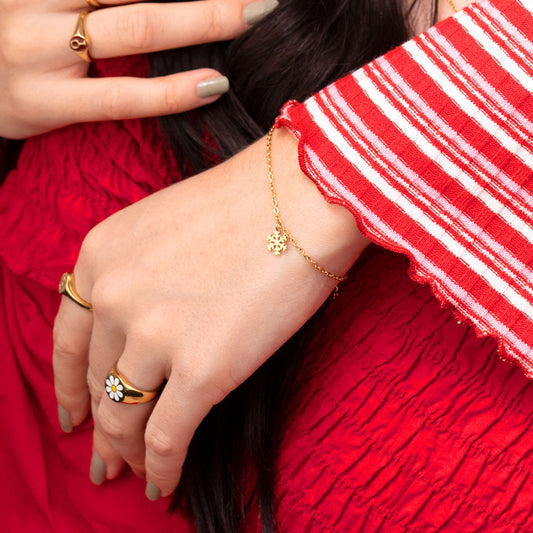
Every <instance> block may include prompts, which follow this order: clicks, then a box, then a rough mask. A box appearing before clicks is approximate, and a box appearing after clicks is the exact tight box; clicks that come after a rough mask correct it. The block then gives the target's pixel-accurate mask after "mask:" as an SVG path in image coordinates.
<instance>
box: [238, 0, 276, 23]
mask: <svg viewBox="0 0 533 533" xmlns="http://www.w3.org/2000/svg"><path fill="white" fill-rule="evenodd" d="M278 5H279V2H278V0H256V1H255V2H252V3H251V4H248V5H247V6H246V7H245V8H244V10H243V12H242V14H243V16H244V22H246V24H249V25H251V24H255V23H256V22H259V21H260V20H261V19H264V18H265V17H266V16H267V15H268V14H269V13H272V11H274V9H276V8H277V7H278Z"/></svg>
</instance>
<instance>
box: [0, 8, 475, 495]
mask: <svg viewBox="0 0 533 533" xmlns="http://www.w3.org/2000/svg"><path fill="white" fill-rule="evenodd" d="M69 2H70V3H68V2H67V3H65V2H61V1H59V0H52V1H51V2H42V1H41V0H28V1H27V2H16V1H13V0H11V1H10V0H0V95H1V96H0V135H2V136H5V137H11V138H24V137H27V136H29V135H35V134H38V133H43V132H45V131H48V130H50V129H53V128H57V127H60V126H63V125H66V124H69V123H73V122H83V121H90V120H106V119H119V118H129V117H133V116H138V117H140V116H154V115H161V114H167V113H172V112H179V111H184V110H187V109H191V108H194V107H197V106H199V105H203V104H205V103H209V102H211V101H213V100H215V99H216V97H210V98H208V99H199V98H198V97H197V96H196V92H195V88H196V85H197V83H198V82H199V81H201V80H204V79H206V78H210V77H213V76H214V75H217V74H218V73H217V72H216V71H213V70H211V69H202V70H199V71H193V72H187V73H180V74H175V75H173V76H168V77H165V78H160V79H156V80H139V79H134V78H114V79H106V80H97V79H88V78H87V77H86V75H87V64H86V63H84V62H82V61H81V60H80V58H79V57H78V56H77V55H76V54H73V53H72V51H70V50H69V49H68V47H66V45H65V43H67V42H68V39H69V37H70V35H71V33H72V29H73V28H74V25H75V22H76V19H77V14H78V13H79V11H80V10H81V9H84V7H85V4H84V3H83V2H81V1H76V0H69ZM121 3H127V2H121V1H120V0H119V1H116V2H114V4H115V5H116V6H117V7H112V8H109V9H103V10H100V11H96V12H94V13H91V14H90V16H89V17H88V22H87V24H88V32H89V34H90V35H91V38H92V40H93V48H92V54H93V56H94V57H95V58H100V57H112V56H116V55H125V54H132V53H144V52H149V51H153V50H160V49H164V48H167V47H175V46H185V45H189V44H193V43H196V42H206V41H211V40H217V39H227V38H231V37H234V36H236V35H238V34H239V33H240V32H242V31H243V30H244V29H245V28H246V25H245V24H244V23H243V21H242V7H243V5H244V4H246V3H247V2H245V1H243V2H241V1H239V0H204V1H202V2H198V3H192V4H186V5H180V4H172V5H169V6H156V5H145V6H138V5H135V4H134V5H126V6H119V5H118V4H121ZM468 3H469V2H467V1H456V2H455V5H456V6H457V8H458V9H461V8H463V7H465V6H466V5H467V4H468ZM451 14H453V11H452V9H451V7H450V6H449V5H448V3H447V2H441V4H440V6H439V18H445V17H447V16H450V15H451ZM37 16H38V17H39V20H38V21H37V22H38V24H39V28H40V31H41V33H40V43H39V46H38V47H36V46H35V41H34V37H33V35H31V34H28V33H27V32H25V29H26V28H27V27H33V26H35V25H36V22H35V20H34V19H35V17H37ZM43 19H46V24H44V23H43ZM191 20H194V21H195V23H194V24H191V23H190V21H191ZM26 35H27V37H26ZM110 36H111V37H110ZM35 88H39V90H38V91H36V89H35ZM133 103H135V105H133ZM273 157H274V161H273V163H274V174H275V177H276V189H277V193H278V198H279V203H280V210H281V214H282V217H283V220H284V222H285V224H286V225H287V227H288V228H290V230H291V232H292V233H293V234H294V236H295V237H296V238H297V240H298V241H299V242H300V243H301V244H302V246H303V247H304V249H305V250H306V251H307V252H308V253H309V254H310V255H311V256H312V257H314V258H315V259H316V260H317V261H318V262H319V264H321V265H322V266H324V267H325V268H327V269H328V270H330V271H332V272H335V273H337V274H343V273H344V272H346V271H347V270H348V269H349V267H350V266H351V265H352V264H353V262H354V261H355V260H356V259H357V257H358V256H359V255H360V253H361V251H362V250H363V249H364V247H365V246H366V245H367V242H368V241H367V240H366V239H365V238H364V237H363V236H362V235H361V233H360V232H359V230H358V228H357V225H356V224H355V222H354V219H353V217H352V215H351V214H350V213H349V212H348V211H347V210H346V209H344V208H342V207H339V206H335V205H330V204H328V203H326V202H325V200H324V199H323V197H322V196H321V194H320V193H319V191H318V190H317V189H316V187H315V186H314V184H313V183H312V182H311V181H310V180H309V179H308V178H307V177H306V176H305V175H304V174H303V173H302V172H301V170H300V168H299V165H298V160H297V148H296V142H295V140H294V138H293V137H292V135H291V134H290V133H289V132H287V131H286V130H283V129H282V130H279V131H277V132H276V134H275V136H274V148H273ZM182 221H183V222H184V223H182ZM185 222H186V223H185ZM274 225H275V224H274V217H273V214H272V206H271V200H270V194H269V189H268V183H267V176H266V169H265V140H264V139H262V140H260V141H259V142H257V143H255V144H254V145H252V146H251V147H249V148H247V149H246V150H244V151H243V152H241V153H240V154H238V155H237V156H235V157H234V158H232V159H231V160H229V161H227V162H226V163H223V164H221V165H219V166H217V167H216V168H214V169H211V170H209V171H207V172H205V173H203V174H201V175H199V176H196V177H193V178H191V179H189V180H187V181H185V182H183V183H179V184H177V185H173V186H171V187H169V188H168V189H165V190H163V191H160V192H158V193H156V194H154V195H152V196H150V197H149V198H146V199H144V200H142V201H140V202H138V203H136V204H134V205H132V206H130V207H128V208H126V209H124V210H122V211H120V212H119V213H117V214H115V215H113V216H112V217H110V218H108V219H107V220H105V221H104V222H102V223H101V224H99V225H98V226H96V227H95V228H94V229H93V230H92V231H91V232H90V233H89V235H88V236H87V238H86V239H85V241H84V243H83V246H82V249H81V251H80V256H79V259H78V262H77V264H76V267H75V270H74V272H75V275H76V284H77V288H78V291H79V293H80V294H81V296H82V297H83V298H85V299H86V300H89V301H90V302H91V303H92V305H93V308H94V312H93V313H90V312H88V311H86V310H83V309H82V308H80V307H78V306H77V305H76V304H74V303H73V302H71V301H70V300H68V299H67V298H63V300H62V302H61V307H60V310H59V313H58V315H57V319H56V322H55V326H54V356H53V359H54V373H55V379H56V394H57V398H58V403H59V405H60V406H61V409H62V411H63V418H64V417H65V416H66V417H67V418H68V423H67V424H64V427H68V426H69V425H70V424H71V425H73V426H76V425H78V424H80V423H81V422H82V421H83V420H84V419H85V418H86V416H87V415H88V414H89V411H92V416H93V418H94V422H95V430H94V452H95V454H96V455H95V457H97V458H98V460H97V461H94V464H95V465H99V466H98V468H99V469H100V472H96V473H95V475H94V476H93V479H94V480H98V482H101V480H102V479H103V478H104V477H105V478H107V479H112V478H113V477H115V476H116V475H117V474H118V473H119V472H120V470H121V469H122V467H123V466H124V464H125V462H127V463H128V464H129V465H130V466H131V468H132V469H133V470H134V471H135V472H136V473H137V474H139V475H141V476H145V477H146V479H147V481H148V482H149V487H150V489H149V493H150V494H149V495H150V497H151V499H154V498H156V497H157V496H158V495H159V493H160V494H161V495H163V496H166V495H168V494H170V493H171V492H172V491H173V490H174V488H175V487H176V485H177V483H178V482H179V478H180V472H181V467H182V465H183V461H184V459H185V456H186V453H187V448H188V445H189V443H190V440H191V438H192V435H193V433H194V431H195V429H196V428H197V426H198V425H199V423H200V422H201V420H202V419H203V417H204V416H205V415H206V414H207V413H208V412H209V410H210V409H211V407H212V406H213V405H214V404H216V403H218V402H220V401H221V400H222V399H223V398H224V397H225V396H226V395H227V394H228V393H229V392H230V391H231V390H233V389H234V388H235V387H237V386H238V385H239V384H240V383H242V382H243V381H244V380H245V379H246V378H247V377H248V376H250V375H251V374H252V373H253V371H254V370H255V369H256V368H258V366H260V365H261V364H262V363H263V362H264V361H265V360H266V359H267V358H268V357H270V355H271V354H272V353H273V352H274V351H275V350H276V349H277V348H278V347H279V346H280V345H281V344H282V343H283V342H284V341H285V340H286V339H287V338H289V337H290V336H291V335H292V334H293V333H294V332H296V331H297V330H298V329H299V328H300V326H301V325H302V324H303V323H304V322H305V321H306V320H307V319H308V318H309V317H310V316H311V315H312V314H313V313H314V312H315V311H316V309H318V307H319V306H320V305H321V304H322V303H323V301H324V300H325V299H326V298H327V297H328V295H329V294H330V293H331V291H332V290H333V288H334V285H335V282H334V281H332V280H330V279H328V278H326V277H325V276H323V275H322V274H320V273H319V272H317V271H316V270H314V269H313V268H312V267H311V266H310V265H309V264H308V263H306V261H305V260H304V259H303V258H302V257H301V256H300V255H299V254H298V252H296V250H294V248H290V249H289V251H288V252H287V253H285V254H283V255H282V256H280V257H276V256H274V255H273V254H271V253H269V252H268V251H267V249H266V236H267V235H268V234H269V233H271V232H272V231H273V229H274ZM184 227H186V228H187V229H186V231H185V230H184V229H183V228H184ZM104 252H105V253H104ZM131 287H136V290H135V293H134V294H132V291H131ZM116 361H118V367H119V370H120V371H121V372H122V373H123V374H124V375H125V376H127V377H128V379H129V380H130V381H131V382H132V383H134V384H135V385H136V386H138V387H140V388H142V389H147V390H149V389H155V388H157V387H158V386H159V384H160V383H161V382H162V381H163V379H167V380H168V383H167V385H166V387H165V390H164V391H163V393H162V395H161V396H160V398H159V399H158V400H157V401H156V402H151V403H149V404H144V405H136V406H129V405H120V404H116V403H114V402H112V401H111V400H109V399H108V398H107V396H105V395H103V392H104V387H103V383H104V379H105V376H106V374H107V372H108V370H109V368H110V367H111V366H112V365H113V363H115V362H116ZM87 383H88V387H87ZM63 422H65V421H64V420H63ZM100 459H101V460H100ZM102 465H103V466H102ZM95 468H96V467H95ZM102 469H103V472H102V471H101V470H102ZM154 487H155V491H154V490H153V489H154Z"/></svg>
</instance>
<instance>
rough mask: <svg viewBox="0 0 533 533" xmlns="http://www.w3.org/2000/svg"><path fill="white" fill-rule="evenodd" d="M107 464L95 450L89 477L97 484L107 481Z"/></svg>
mask: <svg viewBox="0 0 533 533" xmlns="http://www.w3.org/2000/svg"><path fill="white" fill-rule="evenodd" d="M105 474H106V466H105V463H104V460H103V459H102V458H101V457H100V456H99V455H98V454H97V453H96V452H93V458H92V459H91V469H90V470H89V477H90V478H91V481H92V482H93V483H94V484H95V485H101V484H102V483H103V482H104V481H105Z"/></svg>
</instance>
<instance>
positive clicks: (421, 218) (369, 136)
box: [279, 0, 533, 377]
mask: <svg viewBox="0 0 533 533" xmlns="http://www.w3.org/2000/svg"><path fill="white" fill-rule="evenodd" d="M532 36H533V2H531V1H530V0H524V1H523V2H518V1H515V0H491V1H488V0H483V1H480V2H477V3H474V4H472V5H470V6H469V7H468V8H466V9H465V10H463V11H462V12H460V13H459V14H457V15H456V16H454V17H453V18H449V19H447V20H445V21H443V22H441V23H440V24H438V25H437V26H435V27H433V28H431V29H430V30H429V31H427V32H426V33H424V34H422V35H420V36H419V37H417V38H415V39H413V40H411V41H409V42H407V43H406V44H405V45H403V46H401V47H399V48H397V49H395V50H394V51H392V52H389V53H388V54H386V55H385V56H384V57H382V58H380V59H378V60H377V61H374V62H372V63H370V64H369V65H368V66H366V67H364V68H362V69H360V70H358V71H356V72H355V73H353V74H352V75H349V76H346V77H345V78H344V79H342V80H340V81H338V82H337V83H335V84H333V85H331V86H330V87H328V88H326V89H325V90H323V91H321V92H320V93H318V94H317V95H315V96H313V97H312V98H310V99H309V100H308V101H307V102H305V103H304V104H303V105H298V104H296V103H292V104H289V105H288V106H287V107H286V108H285V109H284V112H283V116H282V118H281V119H280V120H279V123H280V124H284V125H287V126H289V127H290V128H291V129H292V130H293V131H294V132H295V133H296V135H297V136H298V137H299V138H300V158H301V162H302V166H303V168H304V169H305V171H306V172H307V173H308V174H309V176H310V177H312V178H313V179H314V180H315V181H316V183H317V184H318V185H319V187H320V188H321V189H322V191H323V192H324V194H325V195H326V196H327V197H328V199H329V200H331V201H333V202H337V203H340V204H342V205H345V206H346V207H348V208H349V209H351V210H352V212H353V213H354V214H355V216H356V217H357V218H358V220H359V224H360V227H361V228H363V229H364V232H365V233H366V234H367V236H368V237H369V238H371V239H372V240H374V241H375V242H378V243H380V244H382V245H383V246H386V247H387V248H389V249H392V250H397V251H400V252H403V253H405V254H407V255H408V256H409V257H410V258H411V260H412V273H413V276H414V277H416V279H418V280H420V281H425V282H429V283H431V285H432V286H433V289H434V292H435V294H436V296H437V297H438V298H439V299H441V300H443V301H446V302H448V303H450V304H451V305H453V307H454V308H455V309H456V310H457V313H458V314H459V315H461V316H462V317H464V318H465V319H468V320H469V321H470V322H471V323H472V324H473V325H474V326H475V327H476V329H477V330H478V332H479V333H480V334H483V335H487V334H490V335H493V336H494V337H495V338H497V339H498V340H499V342H500V345H501V353H502V356H503V357H507V358H509V359H512V360H514V361H516V362H517V363H518V364H519V365H520V366H522V368H523V369H524V371H525V372H526V374H527V375H528V376H530V377H533V248H532V247H531V242H532V240H533V224H532V223H531V220H532V219H533V194H532V192H533V191H532V180H531V173H532V172H533V151H532V150H531V142H530V140H531V136H532V134H533V121H532V119H531V117H532V115H531V111H532V109H533V96H532V94H531V91H532V89H533V62H532V61H531V56H532V53H533V41H532V39H531V37H532Z"/></svg>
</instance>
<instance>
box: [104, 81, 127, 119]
mask: <svg viewBox="0 0 533 533" xmlns="http://www.w3.org/2000/svg"><path fill="white" fill-rule="evenodd" d="M126 97H127V95H126V94H124V89H123V87H122V84H120V83H111V84H109V85H107V87H106V92H105V98H103V99H102V100H101V102H100V105H101V108H100V110H101V113H102V117H103V119H104V120H117V119H120V117H121V115H122V111H123V109H124V107H125V105H127V101H126Z"/></svg>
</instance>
